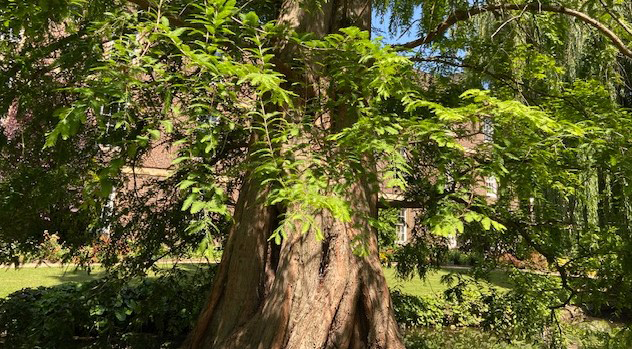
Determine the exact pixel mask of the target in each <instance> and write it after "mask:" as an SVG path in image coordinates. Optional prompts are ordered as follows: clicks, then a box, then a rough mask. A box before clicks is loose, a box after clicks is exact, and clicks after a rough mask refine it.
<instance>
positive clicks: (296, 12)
mask: <svg viewBox="0 0 632 349" xmlns="http://www.w3.org/2000/svg"><path fill="white" fill-rule="evenodd" d="M301 4H302V2H300V1H289V0H288V1H286V2H285V3H284V5H283V8H282V10H281V15H280V22H281V23H285V24H288V25H290V26H292V27H293V28H296V29H297V30H299V31H307V32H312V33H314V34H316V35H318V36H322V35H326V34H328V33H331V32H335V31H337V30H338V29H339V28H341V27H343V26H348V25H356V26H359V27H361V28H363V29H369V27H370V16H371V11H370V10H371V9H370V2H369V1H366V0H361V1H353V0H331V1H328V2H324V3H323V5H322V6H323V8H322V11H320V12H318V11H317V12H306V11H305V10H303V9H302V8H301ZM288 49H289V48H287V47H286V48H283V50H288ZM283 55H284V53H283V52H282V51H280V52H278V56H279V57H283ZM290 79H291V78H290ZM291 82H292V81H290V83H291ZM303 97H305V96H303ZM333 113H334V114H335V113H336V111H333ZM331 119H332V120H334V122H335V123H337V126H336V128H338V127H341V125H345V124H346V125H348V124H350V123H352V122H353V120H350V119H349V118H348V117H347V116H346V115H344V111H341V112H339V113H337V115H335V116H333V117H332V118H331ZM332 127H333V126H332ZM367 168H369V170H367V171H369V172H370V171H371V170H370V169H371V166H368V165H367ZM368 177H370V176H365V178H368ZM349 188H350V189H349V190H348V192H347V194H346V196H347V197H346V198H347V199H348V200H349V202H350V203H351V205H352V207H353V210H354V212H355V213H356V215H355V216H354V217H356V218H354V219H352V221H351V222H346V223H343V222H340V221H337V220H336V219H334V218H333V217H332V216H331V215H330V214H328V213H327V212H322V213H320V214H318V216H317V217H316V219H317V221H318V223H319V225H320V226H321V227H322V230H323V234H324V237H325V238H324V239H323V240H317V239H316V238H315V237H314V236H313V235H312V234H301V232H298V231H296V232H287V233H288V234H287V235H288V236H287V238H286V239H285V240H284V241H283V242H282V243H281V245H276V244H275V243H274V242H271V241H268V238H269V237H270V235H271V234H272V232H273V230H274V229H275V228H276V227H277V225H278V221H277V219H278V216H279V214H280V213H281V212H279V209H281V210H292V209H293V208H292V207H291V206H290V207H284V208H278V207H271V206H266V205H265V204H264V202H265V198H266V196H267V194H268V190H269V189H268V188H267V187H266V186H265V185H262V184H261V182H260V181H259V180H257V179H256V178H255V177H253V176H250V175H247V176H246V179H245V181H244V185H243V187H242V189H241V191H240V195H239V199H238V202H237V205H236V210H235V215H234V219H235V222H236V223H235V225H234V226H233V227H232V228H231V231H230V233H229V237H228V240H227V243H226V246H225V250H224V254H223V257H222V261H221V263H220V267H219V271H218V273H217V276H216V278H215V281H214V283H213V289H212V291H211V295H210V298H209V301H208V304H207V305H206V307H205V309H204V310H203V311H202V314H201V315H200V318H199V320H198V322H197V324H196V326H195V328H194V330H193V332H192V333H191V335H190V337H189V338H188V340H187V342H186V343H185V345H184V346H185V347H186V348H191V349H199V348H262V349H264V348H265V349H268V348H344V349H347V348H349V349H355V348H358V349H359V348H389V349H390V348H403V344H402V341H401V337H400V335H399V330H398V326H397V323H396V321H395V319H394V316H393V311H392V306H391V298H390V295H389V291H388V288H387V285H386V281H385V278H384V275H383V272H382V269H381V266H380V262H379V258H378V253H377V239H376V234H375V231H374V230H373V228H371V227H370V226H369V225H368V223H367V222H366V220H365V219H362V218H360V217H363V216H365V217H366V216H377V188H376V185H375V184H371V183H369V182H367V181H363V180H358V181H357V182H356V183H352V184H351V185H350V186H349ZM359 240H361V241H363V243H364V244H365V246H366V247H367V249H368V252H369V253H368V256H358V255H356V254H354V253H353V247H352V245H353V244H352V243H353V242H354V241H359Z"/></svg>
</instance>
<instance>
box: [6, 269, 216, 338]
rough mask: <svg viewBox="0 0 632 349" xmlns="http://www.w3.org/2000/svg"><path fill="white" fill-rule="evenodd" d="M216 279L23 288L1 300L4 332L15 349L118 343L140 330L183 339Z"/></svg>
mask: <svg viewBox="0 0 632 349" xmlns="http://www.w3.org/2000/svg"><path fill="white" fill-rule="evenodd" d="M212 276H213V273H212V272H209V270H208V268H201V269H198V271H197V272H192V271H189V270H174V271H172V272H171V273H169V274H167V275H165V276H161V277H158V278H157V279H154V280H152V279H142V280H120V279H112V278H105V279H102V280H95V281H91V282H87V283H84V284H73V283H68V284H63V285H59V286H53V287H39V288H37V289H23V290H21V291H17V292H14V293H12V294H11V295H9V296H8V297H7V298H5V299H2V300H0V331H2V332H3V333H5V334H6V337H5V345H8V346H10V347H12V348H34V347H38V346H40V347H50V348H52V347H56V348H58V347H65V346H71V345H72V342H73V338H74V337H76V336H79V337H94V338H95V340H97V341H101V342H104V343H110V344H112V345H114V344H119V343H121V342H122V341H124V339H125V336H127V335H128V334H130V333H138V332H146V333H151V334H153V335H155V336H158V337H160V338H168V339H179V340H181V339H182V338H183V337H184V336H185V335H186V334H187V333H188V331H190V328H191V327H192V325H193V323H194V322H195V320H196V319H197V315H198V312H199V311H200V309H201V308H202V306H203V305H204V302H205V301H206V295H207V292H208V290H209V285H210V281H211V279H212Z"/></svg>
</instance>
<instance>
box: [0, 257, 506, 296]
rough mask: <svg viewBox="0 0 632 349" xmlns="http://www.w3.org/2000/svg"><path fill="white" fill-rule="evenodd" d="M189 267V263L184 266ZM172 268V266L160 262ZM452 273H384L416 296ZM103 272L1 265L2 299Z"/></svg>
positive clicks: (500, 277) (501, 278)
mask: <svg viewBox="0 0 632 349" xmlns="http://www.w3.org/2000/svg"><path fill="white" fill-rule="evenodd" d="M185 266H186V265H185ZM161 267H165V268H167V267H170V265H161ZM449 272H458V273H463V272H465V271H464V270H463V269H456V268H450V267H445V268H442V269H439V270H437V271H435V272H431V273H429V274H428V276H427V277H426V279H424V280H422V279H420V278H419V276H415V277H414V278H412V279H410V280H401V279H398V278H397V277H396V276H395V270H394V269H389V268H386V269H384V273H385V275H386V280H387V282H388V285H389V287H391V288H396V289H399V290H401V291H402V292H404V293H409V294H413V295H417V296H420V295H427V294H441V293H442V292H443V291H445V289H446V288H447V286H446V285H444V284H442V283H441V277H442V276H444V275H446V274H448V273H449ZM102 275H103V271H102V270H101V269H100V268H99V267H96V268H94V269H93V271H92V272H91V273H87V272H86V271H82V270H75V268H74V267H73V266H65V267H58V266H39V267H35V268H34V267H25V268H20V269H15V268H7V267H4V268H0V298H2V297H6V296H7V295H9V294H10V293H12V292H15V291H17V290H20V289H22V288H25V287H38V286H54V285H59V284H61V283H64V282H85V281H90V280H94V279H96V278H99V277H101V276H102ZM491 281H492V282H493V283H494V284H496V285H497V286H498V287H499V288H500V289H507V288H508V287H510V286H509V284H508V282H507V279H506V277H505V275H504V274H502V273H501V272H496V273H492V275H491Z"/></svg>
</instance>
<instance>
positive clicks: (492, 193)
mask: <svg viewBox="0 0 632 349" xmlns="http://www.w3.org/2000/svg"><path fill="white" fill-rule="evenodd" d="M485 186H486V187H487V196H489V197H492V198H495V197H496V195H497V193H498V182H497V181H496V177H494V176H489V177H485Z"/></svg>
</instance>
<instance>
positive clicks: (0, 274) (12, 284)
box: [0, 266, 103, 298]
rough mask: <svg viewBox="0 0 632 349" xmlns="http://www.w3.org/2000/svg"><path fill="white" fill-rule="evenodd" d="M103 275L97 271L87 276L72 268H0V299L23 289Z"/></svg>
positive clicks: (79, 280) (88, 279) (90, 278)
mask: <svg viewBox="0 0 632 349" xmlns="http://www.w3.org/2000/svg"><path fill="white" fill-rule="evenodd" d="M101 275H103V272H102V271H100V270H99V269H96V270H93V271H92V273H90V274H88V273H87V272H86V271H75V268H74V267H73V266H65V267H48V266H39V267H37V268H33V267H26V268H20V269H15V268H13V267H10V268H7V267H3V268H0V298H1V297H6V296H7V295H9V294H10V293H12V292H15V291H17V290H20V289H23V288H25V287H38V286H55V285H59V284H62V283H64V282H85V281H90V280H94V279H96V278H98V277H100V276H101Z"/></svg>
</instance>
